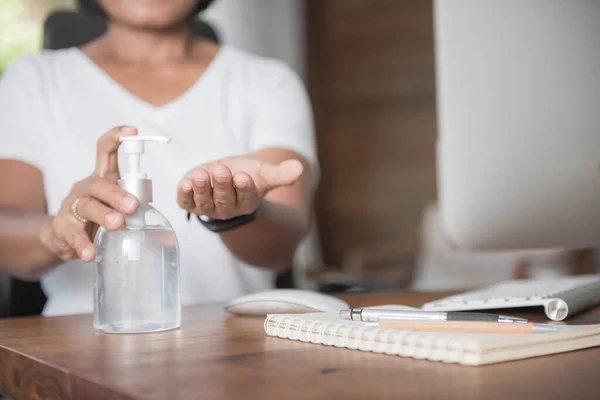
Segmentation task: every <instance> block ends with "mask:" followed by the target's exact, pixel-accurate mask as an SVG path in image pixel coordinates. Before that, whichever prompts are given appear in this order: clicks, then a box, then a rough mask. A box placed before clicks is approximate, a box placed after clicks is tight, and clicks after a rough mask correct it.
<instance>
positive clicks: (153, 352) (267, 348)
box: [0, 293, 600, 400]
mask: <svg viewBox="0 0 600 400" xmlns="http://www.w3.org/2000/svg"><path fill="white" fill-rule="evenodd" d="M443 295H446V293H443V294H440V293H430V294H424V293H420V294H419V293H398V294H385V295H384V294H355V295H351V296H346V299H347V300H348V301H349V302H350V303H351V305H352V306H360V305H363V306H366V305H375V304H386V303H399V304H407V305H415V306H417V305H420V304H422V303H423V302H425V301H429V300H433V299H434V298H438V297H441V296H443ZM529 317H531V315H530V316H529ZM577 319H578V320H579V321H600V308H599V309H596V310H592V311H590V312H588V313H585V314H582V315H581V316H579V317H578V318H577ZM183 321H184V325H183V327H182V328H181V329H179V330H176V331H171V332H163V333H155V334H142V335H109V334H102V333H97V332H94V331H93V330H92V319H91V316H89V315H83V316H69V317H54V318H42V317H32V318H20V319H11V320H2V321H0V393H4V394H5V395H7V396H12V397H13V398H14V399H15V400H19V399H60V400H68V399H85V400H96V399H111V400H123V399H161V400H162V399H200V398H202V399H257V400H268V399H278V400H279V399H302V400H304V399H313V398H316V399H331V400H336V399H344V400H346V399H376V398H390V399H392V398H393V399H400V398H402V399H408V398H410V399H486V400H488V399H501V398H502V399H504V398H506V399H521V398H523V399H528V400H529V399H538V398H540V399H563V398H565V399H566V398H568V399H580V398H581V399H591V398H595V397H597V396H599V395H598V391H597V390H598V387H599V383H600V382H599V376H600V375H599V374H600V348H598V349H591V350H583V351H577V352H572V353H566V354H560V355H554V356H547V357H540V358H535V359H530V360H522V361H515V362H510V363H505V364H496V365H490V366H483V367H462V366H458V365H447V364H442V363H436V362H431V361H423V360H413V359H408V358H400V357H396V356H388V355H382V354H373V353H368V352H361V351H351V350H346V349H338V348H334V347H327V346H322V345H314V344H310V343H301V342H296V341H291V340H287V339H279V338H272V337H266V336H265V334H264V331H263V321H264V319H263V318H239V317H232V316H228V315H227V314H226V313H225V312H224V311H223V310H222V307H221V306H217V305H214V306H213V305H209V306H201V307H191V308H185V309H184V320H183Z"/></svg>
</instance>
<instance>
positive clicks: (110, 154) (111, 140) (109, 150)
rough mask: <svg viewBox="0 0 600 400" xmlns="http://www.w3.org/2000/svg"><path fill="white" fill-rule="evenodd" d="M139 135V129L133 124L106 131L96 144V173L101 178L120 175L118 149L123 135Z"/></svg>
mask: <svg viewBox="0 0 600 400" xmlns="http://www.w3.org/2000/svg"><path fill="white" fill-rule="evenodd" d="M133 135H137V129H136V128H134V127H131V126H119V127H116V128H113V129H111V130H110V131H108V132H106V133H105V134H104V135H102V136H101V137H100V139H98V144H97V145H96V169H95V174H96V175H97V176H99V177H101V178H104V177H107V176H110V177H111V178H113V179H114V178H117V179H118V176H119V164H118V159H117V151H118V150H119V146H120V145H121V141H120V138H121V137H122V136H133Z"/></svg>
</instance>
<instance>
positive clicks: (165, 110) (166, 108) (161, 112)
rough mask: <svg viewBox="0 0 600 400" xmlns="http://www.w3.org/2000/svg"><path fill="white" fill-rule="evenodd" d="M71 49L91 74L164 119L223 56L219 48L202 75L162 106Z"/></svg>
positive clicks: (142, 107) (197, 87) (152, 115)
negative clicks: (133, 91)
mask: <svg viewBox="0 0 600 400" xmlns="http://www.w3.org/2000/svg"><path fill="white" fill-rule="evenodd" d="M72 51H73V53H74V54H75V55H76V56H77V57H78V58H80V59H81V60H82V61H83V62H84V63H85V64H86V65H87V66H88V68H89V70H90V71H91V72H92V73H93V74H95V75H97V76H98V77H99V78H100V79H102V80H103V81H105V82H106V83H107V84H108V86H109V87H110V88H111V89H112V90H114V91H116V92H118V93H119V94H120V95H121V96H122V97H123V98H125V100H127V101H129V102H130V103H132V104H133V105H135V106H137V107H139V108H140V109H142V110H143V111H144V112H145V114H147V115H148V116H149V117H151V118H153V119H159V120H162V121H164V120H167V119H168V118H169V117H171V116H172V115H173V113H174V112H175V111H176V109H177V108H178V106H179V105H181V104H182V103H183V102H184V101H185V100H186V99H187V98H188V97H190V96H191V95H192V94H193V93H194V92H195V91H196V90H198V89H199V88H200V87H201V86H202V85H203V84H204V82H205V81H206V80H207V79H208V78H209V77H210V75H211V73H213V72H212V71H213V70H214V69H215V68H216V67H215V65H217V64H218V63H219V60H220V59H221V58H223V54H224V52H225V48H224V47H221V48H219V51H218V52H217V54H216V55H215V57H214V58H213V59H212V60H211V61H210V63H209V64H208V66H207V67H206V69H205V70H204V72H203V73H202V75H200V76H199V77H198V79H197V80H196V82H194V83H193V84H192V86H190V87H189V88H188V89H186V91H185V92H183V93H182V94H181V95H179V96H178V97H177V98H175V99H173V100H171V101H170V102H168V103H166V104H164V105H162V106H155V105H153V104H151V103H149V102H147V101H145V100H143V99H141V98H139V97H138V96H136V95H135V94H133V93H132V92H130V91H129V90H127V89H126V88H125V87H124V86H122V85H121V84H120V83H119V82H117V81H116V80H115V79H113V78H112V77H111V76H110V75H109V74H107V73H106V72H105V71H104V70H103V69H102V68H100V67H99V66H98V64H96V63H95V62H94V61H93V60H92V59H91V58H89V57H88V56H87V55H86V54H85V53H83V52H82V51H81V50H80V49H79V48H77V47H73V48H72Z"/></svg>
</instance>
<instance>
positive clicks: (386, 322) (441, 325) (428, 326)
mask: <svg viewBox="0 0 600 400" xmlns="http://www.w3.org/2000/svg"><path fill="white" fill-rule="evenodd" d="M366 325H367V326H373V327H378V328H382V329H396V330H399V331H417V332H447V333H495V334H531V333H551V332H556V331H557V330H558V327H556V326H548V325H543V324H532V323H530V322H527V323H519V324H498V323H495V322H480V321H408V320H400V319H384V318H382V319H380V320H379V321H378V322H367V324H366Z"/></svg>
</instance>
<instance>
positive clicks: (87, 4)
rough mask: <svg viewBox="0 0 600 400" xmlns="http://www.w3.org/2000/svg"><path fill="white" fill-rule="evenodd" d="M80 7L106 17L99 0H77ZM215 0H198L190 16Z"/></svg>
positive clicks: (89, 12) (90, 12)
mask: <svg viewBox="0 0 600 400" xmlns="http://www.w3.org/2000/svg"><path fill="white" fill-rule="evenodd" d="M77 2H78V3H79V9H80V10H82V11H84V12H86V13H87V14H90V15H95V16H100V17H106V12H104V9H103V8H102V6H101V5H100V3H99V2H98V0H77ZM212 2H213V0H197V1H196V6H195V7H194V9H193V10H192V11H191V13H190V17H193V16H196V15H198V14H199V13H201V12H202V11H204V10H206V9H207V8H208V6H210V4H211V3H212Z"/></svg>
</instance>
